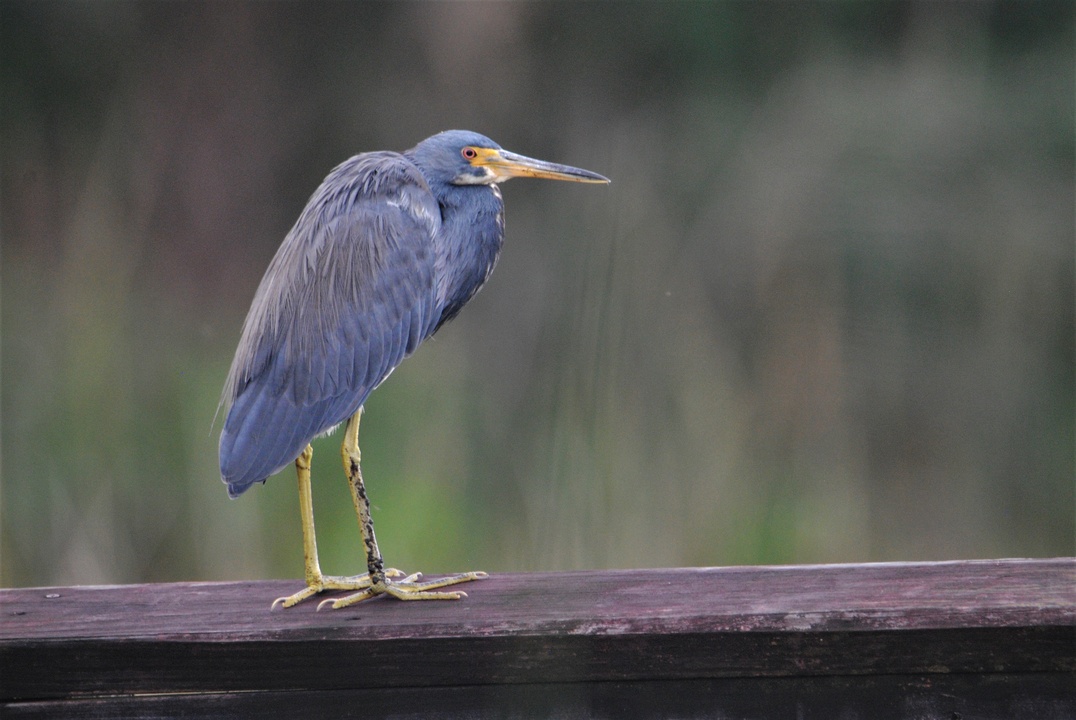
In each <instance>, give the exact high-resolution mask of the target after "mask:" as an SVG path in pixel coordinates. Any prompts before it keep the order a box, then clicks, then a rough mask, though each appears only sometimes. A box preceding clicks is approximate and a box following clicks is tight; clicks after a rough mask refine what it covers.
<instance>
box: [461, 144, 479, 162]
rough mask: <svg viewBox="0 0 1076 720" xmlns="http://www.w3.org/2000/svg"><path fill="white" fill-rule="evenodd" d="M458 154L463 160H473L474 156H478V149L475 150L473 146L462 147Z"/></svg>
mask: <svg viewBox="0 0 1076 720" xmlns="http://www.w3.org/2000/svg"><path fill="white" fill-rule="evenodd" d="M460 154H461V155H463V157H464V159H465V160H474V159H475V158H476V157H478V151H477V150H475V149H474V148H473V147H465V148H463V150H462V151H461V152H460Z"/></svg>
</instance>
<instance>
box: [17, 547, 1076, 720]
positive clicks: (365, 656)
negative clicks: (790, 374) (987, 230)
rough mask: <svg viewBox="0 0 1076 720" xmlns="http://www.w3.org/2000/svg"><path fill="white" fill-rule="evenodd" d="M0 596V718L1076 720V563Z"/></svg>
mask: <svg viewBox="0 0 1076 720" xmlns="http://www.w3.org/2000/svg"><path fill="white" fill-rule="evenodd" d="M299 585H301V583H297V582H295V581H272V582H233V583H176V584H167V585H127V586H110V587H57V588H23V589H14V590H3V591H0V618H2V620H0V703H2V704H0V711H2V713H0V714H2V715H3V717H5V718H8V717H11V718H16V717H50V718H51V717H102V718H105V717H107V718H126V717H162V716H170V715H183V716H184V717H197V716H215V717H288V718H295V719H299V718H346V717H359V718H373V717H381V716H386V715H391V716H393V717H402V718H424V717H430V718H438V717H444V718H456V717H459V718H479V717H519V718H529V717H569V718H576V717H580V718H582V717H601V718H636V717H641V718H660V717H680V718H688V717H700V718H701V717H716V718H726V717H729V718H733V717H735V718H741V717H743V718H769V717H775V718H871V719H880V718H905V717H907V718H940V719H944V720H958V719H960V718H968V719H970V718H1009V717H1012V718H1034V719H1035V720H1042V719H1044V718H1076V684H1074V680H1073V678H1074V675H1073V672H1074V671H1076V657H1074V656H1076V628H1074V621H1076V560H1074V559H1071V558H1063V559H1053V560H996V561H995V560H990V561H969V562H939V563H885V564H870V565H821V566H794V567H731V568H690V569H672V570H632V571H609V572H571V573H533V574H493V575H491V576H490V577H489V578H488V579H486V580H483V581H481V582H475V583H471V584H469V585H468V587H467V588H466V590H467V591H468V593H469V594H470V597H468V598H465V599H463V600H461V601H459V602H416V603H404V602H399V601H395V600H391V599H376V600H373V601H369V602H366V603H362V604H359V605H356V606H353V607H350V608H346V609H344V610H336V611H333V610H323V611H321V612H316V611H315V606H316V602H308V603H304V604H302V605H299V606H297V607H295V608H291V609H288V610H281V609H279V608H278V609H276V610H273V611H270V609H269V606H270V604H271V603H272V601H273V599H274V598H276V597H277V596H280V595H285V594H288V593H291V592H293V591H295V590H296V589H298V587H299Z"/></svg>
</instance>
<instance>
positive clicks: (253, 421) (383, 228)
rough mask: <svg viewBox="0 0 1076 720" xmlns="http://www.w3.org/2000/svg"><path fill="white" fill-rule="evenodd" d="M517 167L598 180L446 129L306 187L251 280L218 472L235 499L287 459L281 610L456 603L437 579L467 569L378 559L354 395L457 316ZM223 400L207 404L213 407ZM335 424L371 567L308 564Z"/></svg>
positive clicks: (478, 279)
mask: <svg viewBox="0 0 1076 720" xmlns="http://www.w3.org/2000/svg"><path fill="white" fill-rule="evenodd" d="M514 177H533V178H546V179H550V180H568V181H573V182H583V183H608V182H609V180H608V178H605V177H603V176H601V175H598V174H597V173H593V172H590V171H589V170H582V169H580V168H575V167H571V166H568V165H560V164H557V163H551V162H546V161H543V160H535V159H533V158H529V157H525V156H523V155H517V154H515V153H512V152H509V151H507V150H505V149H503V148H501V147H500V146H499V145H498V144H497V143H495V142H493V141H492V140H490V139H489V138H487V137H485V136H483V135H480V134H478V133H475V132H470V131H465V130H448V131H445V132H442V133H439V134H437V135H434V136H432V137H429V138H427V139H425V140H423V141H422V142H420V143H419V144H418V145H416V146H415V147H413V148H411V149H410V150H407V151H404V152H402V153H397V152H387V151H386V152H366V153H361V154H359V155H356V156H354V157H352V158H350V159H349V160H346V161H344V162H343V163H341V164H340V165H338V166H337V167H336V168H335V169H333V170H332V171H331V172H330V173H329V175H328V176H327V177H326V178H325V180H324V181H323V182H322V183H321V185H320V187H318V189H317V190H315V191H314V194H313V195H312V196H311V197H310V199H309V201H308V202H307V204H306V207H305V208H304V209H303V211H302V213H300V215H299V219H298V220H297V221H296V223H295V225H294V227H292V229H291V231H290V232H288V234H287V235H286V236H285V238H284V241H283V243H281V245H280V248H279V249H278V250H277V252H276V255H275V256H274V257H273V259H272V261H271V262H270V263H269V267H268V269H267V270H266V272H265V275H264V277H262V280H261V283H260V284H259V285H258V289H257V291H256V292H255V294H254V300H253V302H252V303H251V306H250V310H249V312H248V313H247V317H246V320H245V321H244V323H243V329H242V332H241V335H240V339H239V345H238V347H237V349H236V352H235V357H234V359H233V361H232V365H231V369H230V370H229V372H228V377H227V380H226V382H225V385H224V391H223V393H222V397H221V404H220V408H219V409H225V410H226V414H225V420H224V425H223V429H222V431H221V435H220V472H221V478H222V480H223V481H224V483H225V484H226V485H227V486H228V494H229V495H230V496H231V497H233V498H235V497H238V496H239V495H241V494H242V493H244V492H245V491H246V490H248V489H249V488H250V487H251V486H252V485H254V484H255V483H264V482H265V481H266V479H268V478H269V476H271V475H274V474H275V473H277V472H279V471H281V470H283V469H284V468H286V467H287V466H288V465H290V464H292V463H294V465H295V470H296V475H297V476H298V482H299V510H300V514H301V516H302V532H303V556H304V563H305V580H306V587H305V588H303V589H302V590H300V591H298V592H296V593H295V594H293V595H290V596H287V597H283V598H278V599H277V600H276V601H274V603H273V606H272V607H276V605H277V604H281V605H283V607H285V608H288V607H292V606H294V605H296V604H297V603H300V602H302V601H303V600H306V599H308V598H310V597H313V596H314V595H317V594H318V593H321V592H323V591H326V590H341V591H351V594H349V595H346V596H344V597H341V598H339V599H335V600H325V601H323V602H322V603H321V604H319V605H318V609H320V608H321V607H322V606H323V605H325V604H329V605H331V607H332V608H334V609H338V608H343V607H347V606H349V605H352V604H354V603H357V602H360V601H363V600H366V599H369V598H372V597H376V596H391V597H395V598H398V599H400V600H455V599H459V598H460V597H463V596H465V595H466V593H464V592H460V591H446V590H441V589H440V588H445V587H448V586H452V585H457V584H459V583H463V582H468V581H472V580H478V579H481V578H484V577H486V573H484V572H480V571H475V572H466V573H460V574H457V575H450V576H447V577H441V578H437V579H433V580H423V579H422V574H421V573H413V574H410V575H406V576H405V574H404V573H402V572H400V571H399V570H396V569H394V568H386V567H385V563H384V560H383V558H382V556H381V552H380V550H379V549H378V545H377V540H376V538H375V536H374V524H373V520H372V519H371V517H370V501H369V498H368V496H367V494H366V488H365V486H364V484H363V478H362V470H361V467H360V453H359V420H360V418H361V416H362V408H363V403H364V402H365V401H366V399H367V397H368V396H369V395H370V393H371V392H373V390H374V389H375V388H376V387H377V386H378V385H380V384H381V383H382V382H384V381H385V379H386V378H387V377H388V376H389V375H390V374H391V373H392V371H393V370H394V369H395V368H396V367H397V366H398V365H399V364H400V363H401V362H402V361H403V360H404V358H406V357H408V356H409V355H411V354H412V353H413V352H415V350H416V349H418V346H419V345H421V344H422V342H423V341H424V340H426V339H428V338H429V337H431V336H432V335H433V334H434V333H436V332H437V331H438V330H439V329H440V328H441V327H442V326H443V325H444V324H445V323H446V322H448V321H449V320H451V319H452V318H454V317H455V316H456V315H457V314H458V313H459V312H460V310H461V309H462V308H463V306H464V305H466V304H467V303H468V302H469V301H470V300H471V298H473V297H474V295H475V293H476V292H478V290H479V288H481V287H482V285H483V284H484V283H485V282H486V280H487V279H488V278H489V276H490V273H491V272H492V271H493V267H494V265H495V264H496V262H497V258H498V256H499V254H500V251H501V247H502V245H503V244H504V202H503V200H502V198H501V191H500V188H499V187H498V183H501V182H504V181H506V180H509V179H511V178H514ZM219 409H218V412H219ZM340 425H344V437H343V443H342V445H341V450H340V452H341V457H342V460H343V465H344V473H345V475H346V477H347V480H348V486H349V488H350V490H351V499H352V502H353V504H354V506H355V513H356V515H357V517H358V522H359V529H360V532H361V535H362V546H363V549H364V553H365V556H366V573H364V574H361V575H353V576H334V575H325V574H323V573H322V572H321V568H320V565H319V563H318V551H317V540H316V537H315V532H314V511H313V501H312V494H311V485H310V462H311V458H312V457H313V453H314V451H313V447H312V446H311V441H312V440H313V439H314V438H316V437H318V436H321V435H324V434H327V433H329V432H332V431H333V430H335V429H336V428H337V427H338V426H340Z"/></svg>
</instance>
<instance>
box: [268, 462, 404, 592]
mask: <svg viewBox="0 0 1076 720" xmlns="http://www.w3.org/2000/svg"><path fill="white" fill-rule="evenodd" d="M313 456H314V448H312V447H311V446H310V445H307V446H306V449H305V450H303V452H302V453H300V455H299V457H297V458H295V474H296V475H298V477H299V512H300V513H301V514H302V518H303V559H304V561H305V565H306V573H305V575H306V587H305V588H303V589H302V590H300V591H299V592H297V593H295V594H294V595H289V596H288V597H282V598H277V599H276V600H274V601H273V605H272V607H271V608H270V609H272V608H274V607H276V605H277V603H280V604H281V605H283V606H284V607H286V608H289V607H291V606H293V605H295V604H297V603H300V602H302V601H303V600H306V599H307V598H309V597H312V596H314V595H317V594H318V593H319V592H322V591H323V590H361V589H363V588H367V587H370V576H369V575H355V576H353V577H339V576H333V575H322V574H321V567H320V566H319V565H318V541H317V538H316V537H315V535H314V501H313V495H312V494H311V491H310V460H311V458H313ZM385 574H386V575H389V576H393V577H395V576H397V575H402V574H403V573H401V572H400V571H399V570H393V569H389V570H387V571H385Z"/></svg>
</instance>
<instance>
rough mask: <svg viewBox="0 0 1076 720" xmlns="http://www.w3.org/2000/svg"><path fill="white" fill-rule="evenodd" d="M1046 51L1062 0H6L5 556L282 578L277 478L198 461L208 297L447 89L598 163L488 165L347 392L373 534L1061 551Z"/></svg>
mask: <svg viewBox="0 0 1076 720" xmlns="http://www.w3.org/2000/svg"><path fill="white" fill-rule="evenodd" d="M1072 58H1073V10H1072V5H1071V3H1068V2H1058V3H1052V2H1037V3H1023V2H1016V3H991V2H979V3H959V2H957V3H950V2H945V3H941V2H939V3H903V2H902V3H894V2H858V1H857V2H826V3H808V2H797V3H788V4H785V3H753V2H715V3H686V2H685V3H630V4H629V3H612V4H611V3H528V2H521V3H509V4H490V3H451V4H425V3H399V4H353V3H319V4H305V3H284V2H281V3H254V2H241V3H193V2H184V3H120V2H111V3H93V2H85V3H76V2H46V3H37V2H26V3H23V2H12V1H11V0H8V1H6V2H4V3H3V4H0V60H2V67H0V73H2V74H0V83H2V87H0V91H2V95H3V97H2V129H3V132H2V140H0V142H2V152H3V163H2V168H0V182H2V184H0V189H2V207H0V210H2V221H3V225H2V231H3V235H2V238H3V266H2V283H3V284H2V290H3V296H2V332H3V336H2V356H0V359H2V412H3V416H2V419H3V422H2V442H3V456H2V492H0V501H2V515H0V519H2V525H0V543H2V544H0V552H2V554H0V581H2V583H3V584H4V585H8V586H10V585H28V584H34V585H44V584H68V583H115V582H137V581H161V580H181V579H206V580H208V579H224V578H263V577H294V578H296V579H298V578H300V577H301V574H302V571H301V565H302V551H301V543H300V531H299V522H298V508H297V502H296V497H295V489H294V479H293V475H292V473H291V472H290V471H288V472H284V473H281V475H280V476H279V477H276V478H274V479H272V480H271V481H270V482H269V483H268V485H267V486H266V487H264V488H260V487H259V488H255V489H254V490H252V491H251V492H249V493H247V494H246V495H244V496H243V497H242V498H241V499H239V500H237V501H234V502H233V501H229V500H228V499H227V496H226V494H225V491H224V487H223V486H222V485H221V484H220V482H219V475H218V472H217V469H216V432H217V430H216V429H212V428H211V423H212V421H213V417H214V410H215V408H216V404H217V400H218V396H219V392H220V387H221V385H222V383H223V381H224V376H225V373H226V370H227V366H228V363H229V361H230V358H231V353H232V351H233V349H234V346H235V343H236V341H237V340H238V336H239V328H240V325H241V323H242V320H243V317H244V315H245V312H246V309H247V307H248V305H249V302H250V300H251V298H252V296H253V293H254V289H255V287H256V285H257V283H258V280H259V279H260V277H261V274H262V272H263V271H264V269H265V267H266V265H267V264H268V261H269V259H270V257H271V256H272V254H273V252H274V251H275V249H276V246H277V245H278V244H279V242H280V240H281V239H282V238H283V236H284V234H285V233H286V232H287V230H288V228H289V227H290V223H291V222H293V221H294V219H295V218H296V217H297V216H298V213H299V211H300V210H301V208H302V206H303V204H304V202H305V200H306V198H307V197H308V196H309V194H310V193H311V192H312V191H313V189H314V188H315V187H316V186H317V184H318V183H319V182H320V180H321V179H322V177H324V175H325V174H326V173H327V172H328V170H329V169H330V168H332V167H333V166H334V165H335V164H337V163H338V162H340V161H341V160H343V159H345V158H346V157H348V156H350V155H352V154H354V153H356V152H360V151H363V150H370V149H381V148H393V149H404V148H407V147H410V146H411V145H413V144H414V143H416V142H417V141H418V140H420V139H422V138H423V137H426V136H427V135H430V134H432V133H434V132H436V131H439V130H442V129H446V128H450V127H462V128H469V129H474V130H478V131H480V132H483V133H485V134H487V135H489V136H491V137H493V138H494V139H495V140H497V141H498V142H500V143H501V144H502V145H504V146H505V147H507V148H509V149H512V150H516V151H518V152H522V153H525V154H528V155H532V156H536V157H543V158H547V159H549V160H554V161H560V162H567V163H571V164H573V165H578V166H581V167H587V168H590V169H593V170H595V171H598V172H601V173H603V174H605V175H607V176H609V177H611V178H612V179H613V184H612V185H611V186H609V187H608V188H594V187H577V186H565V185H560V184H556V183H538V182H527V181H516V182H513V183H510V184H509V185H507V186H506V188H505V198H506V204H507V208H508V210H507V213H508V241H507V245H506V248H505V252H504V254H503V256H502V258H501V262H500V265H499V267H498V269H497V272H496V273H494V275H493V278H492V280H491V282H490V284H489V286H488V287H487V288H486V290H485V291H484V292H483V293H481V294H480V295H479V297H477V298H476V299H475V301H474V302H473V303H472V304H471V306H470V307H469V308H468V309H467V311H465V312H464V313H463V314H462V315H461V316H460V318H459V319H458V320H456V321H454V322H453V323H452V324H451V325H450V326H448V327H446V328H445V329H443V330H442V332H441V333H440V334H439V335H438V336H437V337H436V338H435V339H434V340H433V341H431V342H429V343H428V344H427V345H426V346H424V347H423V348H422V350H421V351H420V352H419V353H417V354H416V355H415V357H413V358H412V359H410V360H409V361H408V362H407V363H405V364H404V365H403V366H402V367H401V368H400V369H398V370H397V371H396V373H395V374H394V375H393V376H392V378H391V380H390V381H389V382H387V383H386V384H385V386H384V387H382V388H380V389H379V390H378V391H377V392H376V393H374V395H373V396H372V398H371V399H370V401H369V402H368V404H367V414H366V419H365V421H364V423H363V433H362V438H361V440H362V447H363V460H364V474H365V476H366V479H367V483H368V487H369V489H370V493H371V497H372V499H373V502H374V504H375V506H376V507H375V511H374V512H375V519H376V521H377V529H378V534H379V538H380V540H381V543H382V548H383V550H384V551H385V553H386V558H387V560H388V561H389V562H390V564H393V565H396V566H398V567H402V568H406V569H414V568H419V569H422V570H425V571H427V572H447V571H453V570H460V569H472V568H482V569H485V570H490V571H506V570H532V569H542V570H554V569H568V568H584V567H640V566H674V565H688V564H690V565H718V564H733V563H773V562H839V561H867V560H914V559H946V558H966V557H998V556H1034V555H1061V554H1072V552H1073V537H1074V469H1073V458H1074V447H1073V441H1074V426H1073V413H1074V408H1073V398H1074V387H1073V373H1074V357H1073V353H1074V348H1073V335H1074V317H1073V308H1074V296H1073V270H1074V258H1073V253H1074V231H1073V209H1074V187H1073V178H1074V152H1073V133H1074V127H1073V104H1074V102H1073V86H1074V82H1073V62H1072ZM217 429H219V425H218V428H217ZM338 442H339V436H335V437H330V438H326V439H322V440H319V441H317V442H316V443H315V458H314V473H315V475H314V484H315V491H314V496H315V504H316V508H317V510H316V517H317V520H318V523H319V531H320V532H319V538H318V539H319V544H320V547H321V550H322V554H323V557H322V566H323V567H324V568H325V569H326V570H327V571H329V572H335V573H352V572H358V571H360V569H361V568H362V564H363V563H362V560H361V549H360V546H359V541H358V531H357V526H356V524H355V520H354V517H353V514H352V510H351V504H350V501H349V497H348V493H347V490H346V488H345V483H344V480H343V475H342V472H341V470H340V468H339V455H338V452H337V444H338Z"/></svg>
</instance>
